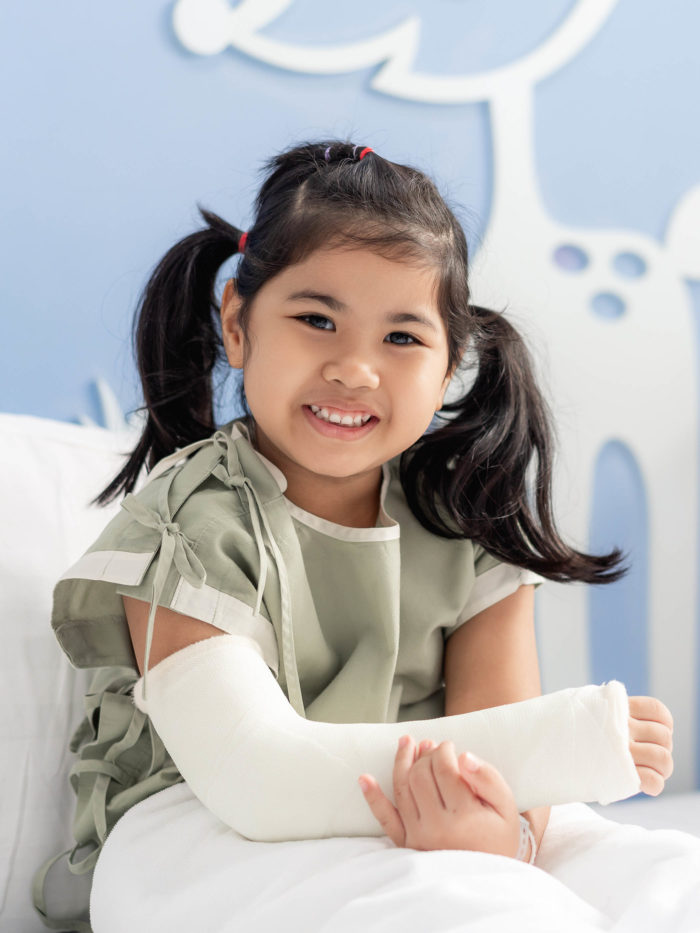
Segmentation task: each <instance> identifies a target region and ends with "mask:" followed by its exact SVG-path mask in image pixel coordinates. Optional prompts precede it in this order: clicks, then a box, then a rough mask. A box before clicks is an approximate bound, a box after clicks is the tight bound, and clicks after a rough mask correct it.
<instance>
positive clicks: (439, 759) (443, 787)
mask: <svg viewBox="0 0 700 933" xmlns="http://www.w3.org/2000/svg"><path fill="white" fill-rule="evenodd" d="M431 763H432V766H433V774H434V775H435V783H436V784H437V787H438V790H439V792H440V796H441V797H442V799H443V800H444V802H445V807H446V809H448V810H451V811H452V812H456V811H457V810H458V809H459V810H461V811H465V809H466V810H467V812H468V808H469V807H473V808H477V807H480V806H481V802H480V800H479V799H478V798H477V797H476V796H475V795H474V792H473V791H472V789H471V787H470V786H469V784H468V783H466V782H465V781H464V780H463V779H462V776H461V774H460V769H459V764H458V762H457V755H456V753H455V746H454V742H451V741H446V742H441V743H440V745H438V747H437V748H436V749H435V751H434V752H433V755H432V757H431ZM465 791H466V793H465Z"/></svg>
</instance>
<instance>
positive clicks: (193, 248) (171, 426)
mask: <svg viewBox="0 0 700 933" xmlns="http://www.w3.org/2000/svg"><path fill="white" fill-rule="evenodd" d="M199 210H200V213H201V215H202V217H203V218H204V220H205V221H206V223H207V225H208V226H207V227H206V229H204V230H199V231H198V232H196V233H193V234H191V235H190V236H187V237H185V238H184V239H183V240H180V241H179V242H178V243H176V244H175V246H173V247H172V248H171V249H170V250H169V251H168V252H167V253H166V255H165V256H164V257H163V259H162V260H161V261H160V263H159V264H158V265H157V266H156V268H155V270H154V271H153V274H152V275H151V277H150V279H149V281H148V283H147V285H146V287H145V289H144V291H143V293H142V296H141V299H140V301H139V307H138V309H137V312H136V316H135V318H134V346H135V353H136V360H137V365H138V371H139V375H140V377H141V384H142V387H143V396H144V401H145V406H144V408H145V410H146V411H147V418H146V424H145V427H144V430H143V433H142V435H141V438H140V440H139V442H138V444H137V445H136V447H135V448H134V450H133V452H132V453H131V455H130V457H129V459H128V460H127V462H126V464H125V465H124V467H123V468H122V470H120V472H119V473H118V474H117V475H116V476H115V477H114V479H113V480H112V482H111V483H110V484H109V485H108V486H107V487H106V488H105V489H104V490H103V491H102V492H101V493H100V494H99V495H98V496H97V497H96V498H95V500H94V501H95V503H97V504H99V505H106V504H107V503H108V502H111V501H112V500H113V499H115V498H116V497H117V496H118V495H120V494H123V493H127V492H130V491H131V490H132V489H133V488H134V485H135V483H136V480H137V477H138V475H139V473H140V471H141V469H142V467H143V466H144V465H145V466H146V467H147V468H149V469H150V468H151V467H152V466H153V465H154V464H155V463H157V462H158V460H160V459H162V458H163V457H165V456H166V455H167V454H169V453H172V452H173V451H174V450H176V449H177V448H178V447H183V446H185V445H186V444H189V443H191V442H192V441H196V440H200V439H201V438H205V437H208V436H209V435H210V434H212V433H213V431H214V430H215V429H216V428H215V425H214V406H213V397H212V371H213V369H214V367H215V366H216V364H217V363H218V362H219V360H220V359H221V358H222V342H221V337H220V333H219V327H218V316H219V308H218V306H217V304H216V301H215V296H214V285H215V282H216V276H217V272H218V270H219V268H220V266H221V265H222V264H223V263H224V262H225V261H226V260H227V259H228V258H229V257H230V256H232V255H234V254H235V253H236V252H237V251H238V242H239V238H240V236H241V231H240V230H237V229H236V228H235V227H233V226H231V225H230V224H228V223H226V221H224V220H222V219H221V217H218V216H217V215H216V214H212V213H211V212H210V211H207V210H204V209H203V208H201V207H200V208H199Z"/></svg>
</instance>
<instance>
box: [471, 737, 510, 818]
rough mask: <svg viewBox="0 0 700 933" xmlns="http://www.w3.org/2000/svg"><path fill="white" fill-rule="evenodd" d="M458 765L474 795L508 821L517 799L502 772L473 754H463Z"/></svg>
mask: <svg viewBox="0 0 700 933" xmlns="http://www.w3.org/2000/svg"><path fill="white" fill-rule="evenodd" d="M457 764H458V766H459V773H460V775H461V777H462V779H463V780H464V782H465V783H466V784H467V785H468V787H469V789H470V790H471V791H472V793H473V794H474V795H475V796H476V797H478V798H479V799H480V800H482V801H483V802H484V803H487V804H488V805H489V806H490V807H492V808H493V809H494V810H496V812H497V813H499V814H500V815H501V816H502V817H503V818H504V819H507V818H508V817H509V816H510V815H511V814H512V812H513V810H514V809H515V798H514V797H513V791H512V790H511V789H510V786H509V784H508V783H507V781H506V779H505V778H504V777H503V775H502V774H501V772H500V771H498V770H497V769H496V768H494V766H493V765H490V764H488V762H486V761H482V759H481V758H477V756H476V755H473V754H472V753H471V752H464V753H463V754H461V755H460V756H459V758H458V759H457Z"/></svg>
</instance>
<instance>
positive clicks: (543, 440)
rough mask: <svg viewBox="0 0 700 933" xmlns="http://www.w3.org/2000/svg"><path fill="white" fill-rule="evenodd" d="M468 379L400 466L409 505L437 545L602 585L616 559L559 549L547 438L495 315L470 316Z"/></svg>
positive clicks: (511, 337)
mask: <svg viewBox="0 0 700 933" xmlns="http://www.w3.org/2000/svg"><path fill="white" fill-rule="evenodd" d="M470 312H471V314H472V316H473V317H474V319H475V330H474V332H473V341H474V343H473V349H474V351H475V353H476V354H477V355H478V370H477V373H476V377H475V380H474V382H473V384H472V386H471V388H470V390H469V391H468V392H467V393H466V394H465V395H464V396H463V397H462V398H461V399H459V400H457V401H454V402H451V403H447V404H445V405H444V406H443V408H442V409H441V413H442V412H446V413H448V414H451V413H455V414H454V417H450V419H449V420H447V419H444V420H446V422H447V423H446V424H444V425H443V426H441V427H438V428H437V429H436V430H434V431H432V432H430V433H429V434H426V435H424V436H423V437H422V438H421V439H420V440H419V441H417V442H416V444H414V445H413V446H412V447H411V448H409V450H408V451H406V452H405V453H404V454H403V456H402V458H401V464H400V470H401V482H402V485H403V488H404V491H405V493H406V497H407V499H408V502H409V505H410V507H411V509H412V511H413V513H414V514H415V515H416V517H417V518H418V520H419V521H420V522H421V524H422V525H423V526H424V527H425V528H427V529H428V530H429V531H431V532H433V533H434V534H439V535H441V536H443V537H466V538H470V539H472V540H473V541H475V542H477V543H479V544H481V545H482V546H483V547H484V548H486V550H488V551H489V552H490V553H491V554H493V555H495V556H496V557H498V558H500V559H501V560H503V561H505V562H506V563H510V564H514V565H516V566H519V567H524V568H527V569H530V570H534V571H535V572H537V573H540V574H542V575H543V576H545V577H547V578H549V579H551V580H556V581H559V582H568V581H574V580H577V581H581V582H586V583H611V582H613V581H614V580H616V579H618V578H619V577H621V576H622V575H623V573H625V568H622V567H620V563H621V561H622V557H623V555H622V553H621V551H620V550H619V549H614V550H613V551H611V552H610V553H609V554H603V555H592V554H586V553H584V552H582V551H578V550H575V549H574V548H572V547H570V546H569V545H568V544H566V543H565V542H564V541H563V540H562V538H561V536H560V535H559V532H558V531H557V528H556V526H555V522H554V517H553V508H552V458H553V451H552V429H551V427H550V416H549V412H548V407H547V404H546V402H545V400H544V398H543V397H542V395H541V393H540V390H539V389H538V387H537V384H536V382H535V378H534V374H533V367H532V363H531V360H530V356H529V353H528V350H527V348H526V346H525V344H524V342H523V340H522V339H521V337H520V335H519V334H518V332H517V331H516V330H515V328H514V327H513V326H512V325H511V324H509V323H508V322H507V321H506V320H505V318H504V316H503V315H502V314H498V313H496V312H494V311H489V310H488V309H486V308H480V307H476V306H471V307H470Z"/></svg>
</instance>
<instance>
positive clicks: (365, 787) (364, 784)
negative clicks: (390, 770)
mask: <svg viewBox="0 0 700 933" xmlns="http://www.w3.org/2000/svg"><path fill="white" fill-rule="evenodd" d="M357 783H358V784H359V785H360V787H361V788H362V793H363V794H366V793H367V791H368V790H369V781H368V780H367V779H366V778H363V777H361V778H358V779H357Z"/></svg>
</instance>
